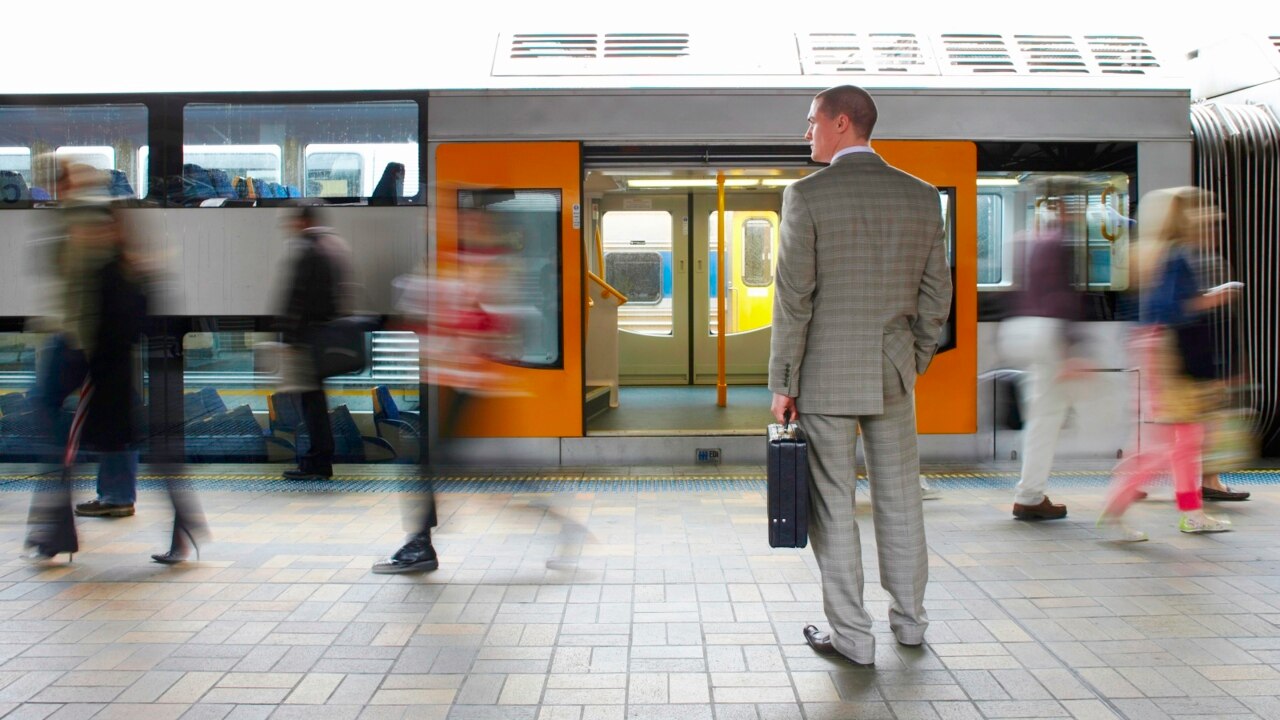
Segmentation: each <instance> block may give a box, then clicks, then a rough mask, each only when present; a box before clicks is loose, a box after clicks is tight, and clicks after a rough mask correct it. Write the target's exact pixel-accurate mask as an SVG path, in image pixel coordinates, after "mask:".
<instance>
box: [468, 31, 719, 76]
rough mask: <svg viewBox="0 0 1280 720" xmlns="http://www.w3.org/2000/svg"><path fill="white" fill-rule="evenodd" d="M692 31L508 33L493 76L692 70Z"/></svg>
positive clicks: (653, 72)
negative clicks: (690, 32)
mask: <svg viewBox="0 0 1280 720" xmlns="http://www.w3.org/2000/svg"><path fill="white" fill-rule="evenodd" d="M692 51H693V43H692V42H691V37H690V35H689V33H509V34H503V35H501V36H500V37H499V40H498V48H497V53H496V55H495V57H494V64H493V74H495V75H667V74H685V73H690V72H694V68H693V67H692V66H693V63H691V62H690V59H691V58H690V56H691V54H692Z"/></svg>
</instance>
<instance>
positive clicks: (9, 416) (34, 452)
mask: <svg viewBox="0 0 1280 720" xmlns="http://www.w3.org/2000/svg"><path fill="white" fill-rule="evenodd" d="M50 337H51V336H50V335H46V334H43V333H20V332H15V333H0V462H32V461H43V460H44V457H41V455H40V454H41V453H45V452H48V451H49V450H51V448H50V447H49V444H48V436H47V434H46V433H47V430H46V429H45V426H44V425H43V424H42V423H40V422H39V421H37V416H36V411H35V405H34V403H33V401H32V396H31V395H32V391H33V389H34V386H35V377H36V353H37V352H40V351H42V350H43V348H44V347H45V345H46V344H48V342H49V338H50ZM72 395H73V396H74V395H75V393H72ZM74 403H75V400H73V399H70V400H69V401H68V403H67V408H66V409H65V410H64V411H63V413H62V421H63V422H64V423H65V424H66V425H68V426H69V425H70V424H71V413H72V409H71V408H72V406H73V405H74Z"/></svg>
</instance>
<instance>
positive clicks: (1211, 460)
mask: <svg viewBox="0 0 1280 720" xmlns="http://www.w3.org/2000/svg"><path fill="white" fill-rule="evenodd" d="M1257 457H1258V441H1257V439H1255V438H1254V436H1253V413H1252V412H1251V411H1249V410H1242V409H1234V410H1218V411H1216V412H1213V413H1210V414H1209V417H1208V418H1207V419H1206V420H1205V434H1204V450H1203V452H1202V453H1201V458H1202V459H1201V464H1202V468H1201V472H1203V473H1204V474H1205V475H1216V474H1218V473H1224V472H1230V471H1232V470H1239V469H1240V468H1243V467H1247V466H1248V465H1249V464H1250V463H1252V462H1253V461H1254V460H1255V459H1257Z"/></svg>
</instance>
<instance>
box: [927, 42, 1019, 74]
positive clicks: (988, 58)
mask: <svg viewBox="0 0 1280 720" xmlns="http://www.w3.org/2000/svg"><path fill="white" fill-rule="evenodd" d="M942 50H943V53H944V54H945V56H946V58H945V61H944V62H945V63H946V65H947V66H948V69H949V70H951V71H953V72H960V73H963V74H974V75H978V74H982V75H985V74H990V73H1010V74H1012V73H1016V72H1018V68H1017V66H1015V65H1014V63H1013V57H1012V56H1010V54H1009V49H1008V47H1006V46H1005V42H1004V36H1002V35H991V34H944V35H943V36H942Z"/></svg>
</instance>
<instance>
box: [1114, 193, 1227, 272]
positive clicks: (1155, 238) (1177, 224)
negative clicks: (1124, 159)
mask: <svg viewBox="0 0 1280 720" xmlns="http://www.w3.org/2000/svg"><path fill="white" fill-rule="evenodd" d="M1215 217H1216V210H1215V201H1214V197H1213V195H1212V194H1211V193H1208V192H1205V191H1204V190H1201V189H1200V188H1197V187H1177V188H1168V189H1164V190H1153V191H1151V192H1149V193H1147V194H1146V195H1144V196H1143V197H1142V202H1141V203H1139V204H1138V247H1137V250H1136V251H1135V254H1134V259H1135V261H1136V263H1135V264H1136V266H1137V273H1138V286H1139V287H1142V288H1147V287H1153V286H1154V284H1157V283H1159V282H1160V270H1161V268H1163V267H1164V259H1165V256H1166V255H1168V253H1169V251H1170V250H1171V249H1173V248H1174V247H1175V246H1178V245H1187V244H1191V243H1195V242H1198V241H1199V239H1200V238H1201V237H1203V235H1204V232H1205V230H1206V229H1207V228H1206V227H1204V225H1206V224H1208V223H1212V222H1214V218H1215Z"/></svg>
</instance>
